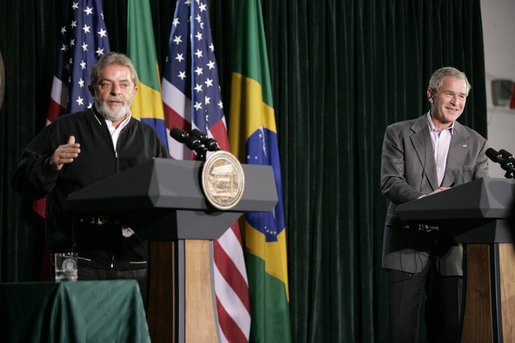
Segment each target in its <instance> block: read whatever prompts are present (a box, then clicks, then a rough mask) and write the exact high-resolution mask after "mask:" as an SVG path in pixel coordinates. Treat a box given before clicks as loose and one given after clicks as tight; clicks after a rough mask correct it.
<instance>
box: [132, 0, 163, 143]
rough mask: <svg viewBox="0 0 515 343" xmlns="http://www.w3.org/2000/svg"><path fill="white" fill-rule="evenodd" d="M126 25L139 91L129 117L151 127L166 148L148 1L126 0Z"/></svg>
mask: <svg viewBox="0 0 515 343" xmlns="http://www.w3.org/2000/svg"><path fill="white" fill-rule="evenodd" d="M127 28H128V29H127V30H128V32H127V55H128V56H129V57H130V58H131V60H132V63H133V64H134V67H135V68H136V71H137V72H138V78H139V80H138V91H137V92H136V95H135V96H134V100H133V101H132V106H131V113H132V116H133V117H134V118H136V119H140V120H141V121H142V122H145V123H147V124H149V125H150V126H152V127H153V128H154V130H156V132H157V134H158V135H159V137H160V138H161V141H162V142H163V144H164V145H165V146H167V147H168V139H167V137H166V126H165V117H164V111H163V102H162V100H161V84H160V83H159V80H160V78H159V66H158V63H157V54H156V46H155V41H154V29H153V28H152V16H151V12H150V4H149V2H148V0H129V4H128V19H127Z"/></svg>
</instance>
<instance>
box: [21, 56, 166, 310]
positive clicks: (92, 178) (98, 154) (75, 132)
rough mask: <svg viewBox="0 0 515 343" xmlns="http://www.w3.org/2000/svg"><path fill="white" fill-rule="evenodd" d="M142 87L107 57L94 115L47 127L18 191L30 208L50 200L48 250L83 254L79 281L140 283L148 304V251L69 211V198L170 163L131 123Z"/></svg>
mask: <svg viewBox="0 0 515 343" xmlns="http://www.w3.org/2000/svg"><path fill="white" fill-rule="evenodd" d="M137 81H138V76H137V73H136V70H135V69H134V66H133V64H132V62H131V60H130V59H129V58H128V57H127V56H126V55H124V54H120V53H115V52H111V53H109V54H106V55H104V56H102V57H101V58H100V60H99V61H98V63H97V64H96V65H95V66H94V67H93V69H92V71H91V75H90V82H91V84H90V85H89V90H90V92H91V94H92V95H93V98H94V105H93V106H92V108H90V109H88V110H85V111H81V112H77V113H71V114H67V115H64V116H61V117H59V118H58V119H57V120H55V121H54V122H53V123H52V124H50V125H48V126H47V127H45V128H44V129H43V130H42V131H41V132H40V133H39V134H38V135H37V136H36V137H35V138H34V139H33V140H32V141H31V142H30V143H29V144H28V145H27V146H26V148H25V150H24V152H23V155H22V158H21V160H20V163H19V165H18V167H17V169H16V172H15V177H14V185H15V187H16V189H17V190H18V191H19V192H20V193H21V194H22V195H23V196H25V197H26V198H27V199H29V200H36V199H40V198H42V197H45V196H46V197H47V202H46V233H47V244H48V247H49V250H50V251H51V253H57V252H69V251H72V250H73V251H75V252H77V253H78V258H79V267H78V279H79V280H105V279H135V280H137V281H138V283H139V285H140V289H141V292H142V295H143V299H144V301H146V289H147V244H146V243H145V242H144V241H142V240H141V239H139V237H137V235H136V234H135V233H134V232H133V231H132V230H131V229H130V228H129V227H127V226H126V225H123V223H120V222H119V221H118V220H116V219H115V218H109V217H106V216H88V217H76V216H73V215H72V214H71V213H70V211H69V205H68V203H67V197H68V195H69V194H70V193H72V192H75V191H78V190H80V189H82V188H83V187H85V186H88V185H90V184H92V183H95V182H97V181H99V180H102V179H105V178H107V177H109V176H112V175H115V174H117V173H119V172H120V171H123V170H125V169H128V168H131V167H133V166H135V165H138V164H140V163H143V162H145V161H148V160H151V159H153V158H156V157H169V154H168V152H167V150H166V147H165V146H164V145H163V143H162V142H161V140H160V139H159V136H158V135H157V133H156V132H155V131H154V129H153V128H152V127H150V126H149V125H147V124H145V123H143V122H141V121H139V120H137V119H134V118H133V117H131V113H130V106H131V103H132V99H133V97H134V94H136V91H137V87H136V86H137ZM127 187H130V185H127Z"/></svg>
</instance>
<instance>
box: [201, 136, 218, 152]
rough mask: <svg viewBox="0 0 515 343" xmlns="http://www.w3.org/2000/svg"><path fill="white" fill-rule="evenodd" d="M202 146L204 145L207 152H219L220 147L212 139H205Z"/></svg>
mask: <svg viewBox="0 0 515 343" xmlns="http://www.w3.org/2000/svg"><path fill="white" fill-rule="evenodd" d="M204 144H205V145H206V148H207V150H209V151H218V150H220V147H219V146H218V142H217V141H216V140H215V139H213V138H208V139H206V141H205V142H204Z"/></svg>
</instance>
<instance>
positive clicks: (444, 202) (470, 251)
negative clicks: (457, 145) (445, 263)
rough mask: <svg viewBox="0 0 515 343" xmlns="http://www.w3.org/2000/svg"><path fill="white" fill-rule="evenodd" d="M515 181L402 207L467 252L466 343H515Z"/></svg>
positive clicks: (482, 182)
mask: <svg viewBox="0 0 515 343" xmlns="http://www.w3.org/2000/svg"><path fill="white" fill-rule="evenodd" d="M514 193H515V181H514V180H509V179H497V178H483V179H478V180H475V181H472V182H469V183H466V184H463V185H460V186H456V187H454V188H452V189H449V190H446V191H443V192H439V193H436V194H433V195H429V196H426V197H424V198H421V199H418V200H415V201H411V202H408V203H405V204H401V205H399V206H397V211H398V214H399V217H400V219H401V220H402V221H404V222H408V223H409V222H416V223H427V224H431V226H436V227H438V228H439V230H441V231H445V232H447V233H449V234H451V235H453V236H454V237H455V239H456V241H457V242H460V243H463V244H464V246H465V252H466V253H465V256H466V260H465V268H464V271H465V275H464V285H465V287H464V290H465V292H464V293H465V301H464V304H465V307H464V311H463V322H462V331H461V341H462V342H501V341H504V342H515V330H514V328H513V325H512V323H513V321H514V320H515V286H513V285H515V272H514V271H513V267H512V266H513V265H514V264H515V245H514V244H513V243H514V242H515V228H514V227H513V224H510V221H509V219H510V218H512V217H513V215H514V213H513V211H514V210H515V207H514Z"/></svg>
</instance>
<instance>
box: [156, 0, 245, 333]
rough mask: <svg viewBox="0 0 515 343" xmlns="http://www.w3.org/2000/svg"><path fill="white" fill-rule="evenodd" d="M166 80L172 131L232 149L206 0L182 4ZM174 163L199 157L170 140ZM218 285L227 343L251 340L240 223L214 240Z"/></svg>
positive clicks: (166, 108) (165, 98)
mask: <svg viewBox="0 0 515 343" xmlns="http://www.w3.org/2000/svg"><path fill="white" fill-rule="evenodd" d="M168 47H169V48H168V57H167V62H166V67H165V72H164V75H163V81H162V94H163V105H164V112H165V119H166V126H167V130H168V131H169V130H170V129H171V128H172V127H178V128H181V129H183V130H186V131H190V130H191V129H194V128H197V129H199V130H200V131H202V132H204V133H205V134H207V135H208V137H212V138H214V139H216V140H217V141H218V143H219V145H220V148H221V149H223V150H227V151H229V141H228V137H227V126H226V123H225V116H224V113H223V104H222V99H221V93H220V86H219V82H218V69H217V65H216V59H215V54H214V45H213V42H212V38H211V28H210V24H209V13H208V8H207V2H206V0H196V1H195V0H193V1H191V0H179V1H177V6H176V9H175V15H174V19H173V23H172V32H171V34H170V39H169V41H168ZM168 144H169V145H168V146H169V148H170V153H171V156H172V158H174V159H192V157H193V153H192V152H191V151H190V150H188V149H187V148H186V147H185V146H184V145H183V144H180V143H178V142H176V141H175V140H173V139H171V138H169V141H168ZM213 245H214V276H215V277H214V284H215V294H216V300H217V310H218V322H219V323H218V324H219V328H220V336H221V339H222V341H223V342H246V341H248V339H249V333H250V320H251V317H250V300H249V293H248V282H247V272H246V268H245V261H244V257H243V248H242V243H241V234H240V230H239V226H238V224H237V223H235V225H233V226H232V227H231V228H230V229H228V230H227V231H226V232H225V233H224V235H223V236H222V237H220V239H218V240H217V241H215V242H214V244H213Z"/></svg>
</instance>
